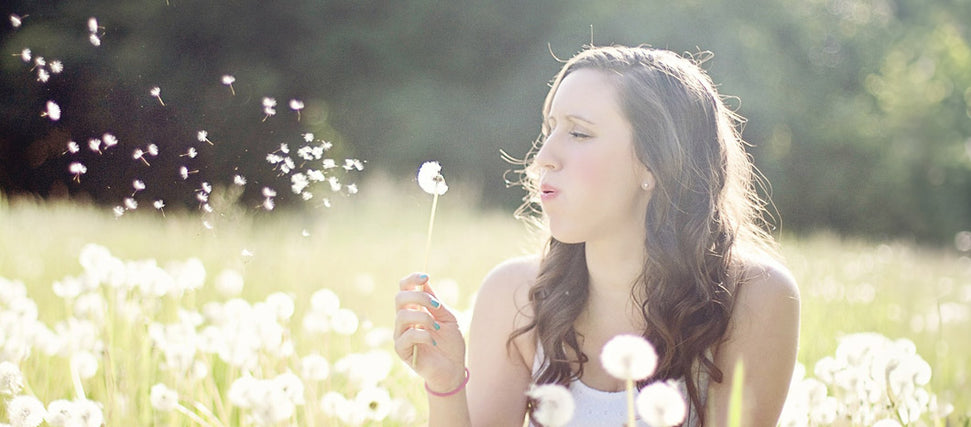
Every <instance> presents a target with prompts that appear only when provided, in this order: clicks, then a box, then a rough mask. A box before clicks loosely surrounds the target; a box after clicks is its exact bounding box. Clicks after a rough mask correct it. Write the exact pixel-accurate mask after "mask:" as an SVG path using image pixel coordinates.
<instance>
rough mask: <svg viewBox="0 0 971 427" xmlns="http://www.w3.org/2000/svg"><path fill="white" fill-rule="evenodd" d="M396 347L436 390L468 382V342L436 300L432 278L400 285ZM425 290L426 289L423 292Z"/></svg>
mask: <svg viewBox="0 0 971 427" xmlns="http://www.w3.org/2000/svg"><path fill="white" fill-rule="evenodd" d="M398 285H399V291H398V294H397V295H396V296H395V309H396V310H397V314H396V315H395V327H394V348H395V352H396V353H398V357H400V358H401V359H402V360H404V361H405V362H406V363H408V364H409V365H411V361H412V351H417V352H418V364H417V366H412V369H414V370H415V372H417V373H418V375H420V376H421V377H422V378H424V379H425V383H426V385H427V386H428V388H430V389H431V390H433V391H436V392H448V391H451V390H454V389H456V388H457V387H459V385H460V384H462V382H463V381H464V380H465V339H464V338H463V337H462V332H460V331H459V326H458V321H457V320H456V318H455V316H454V315H453V314H452V313H451V312H450V311H449V310H448V309H447V308H445V306H444V305H442V303H441V302H440V301H439V300H438V299H437V298H436V297H435V292H434V291H433V290H432V289H431V287H430V286H429V285H428V276H427V275H424V274H419V273H415V274H412V275H410V276H407V277H405V278H404V279H401V281H400V282H398ZM421 288H423V289H421Z"/></svg>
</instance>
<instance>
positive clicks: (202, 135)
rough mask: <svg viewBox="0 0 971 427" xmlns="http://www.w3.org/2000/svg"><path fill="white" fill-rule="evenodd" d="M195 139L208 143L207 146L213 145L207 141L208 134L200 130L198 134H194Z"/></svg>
mask: <svg viewBox="0 0 971 427" xmlns="http://www.w3.org/2000/svg"><path fill="white" fill-rule="evenodd" d="M196 139H198V140H199V142H208V143H209V145H215V144H213V143H212V141H210V140H209V132H206V131H204V130H200V131H199V133H197V134H196Z"/></svg>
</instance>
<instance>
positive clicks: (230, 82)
mask: <svg viewBox="0 0 971 427" xmlns="http://www.w3.org/2000/svg"><path fill="white" fill-rule="evenodd" d="M235 81H236V77H233V76H231V75H229V74H224V75H223V78H222V82H223V84H224V85H226V86H229V92H230V93H232V94H233V96H236V89H233V83H234V82H235Z"/></svg>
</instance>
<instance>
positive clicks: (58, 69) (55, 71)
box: [50, 59, 64, 74]
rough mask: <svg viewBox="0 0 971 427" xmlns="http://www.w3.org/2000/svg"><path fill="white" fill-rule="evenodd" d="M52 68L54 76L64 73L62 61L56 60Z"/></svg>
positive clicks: (52, 63)
mask: <svg viewBox="0 0 971 427" xmlns="http://www.w3.org/2000/svg"><path fill="white" fill-rule="evenodd" d="M50 68H51V73H53V74H61V71H64V63H62V62H61V61H59V60H57V59H55V60H53V61H51V66H50Z"/></svg>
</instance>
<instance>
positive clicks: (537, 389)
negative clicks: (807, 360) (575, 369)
mask: <svg viewBox="0 0 971 427" xmlns="http://www.w3.org/2000/svg"><path fill="white" fill-rule="evenodd" d="M526 395H527V396H529V397H530V398H532V399H534V400H536V406H534V407H533V414H532V417H533V418H534V419H535V420H536V422H538V423H540V424H541V425H543V426H548V427H559V426H564V425H566V424H567V423H568V422H570V420H571V419H572V418H573V411H574V409H575V405H576V404H575V402H574V401H573V395H571V394H570V391H569V390H567V389H566V387H563V386H561V385H559V384H544V385H540V386H537V385H533V386H531V387H530V388H529V390H528V391H526Z"/></svg>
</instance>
